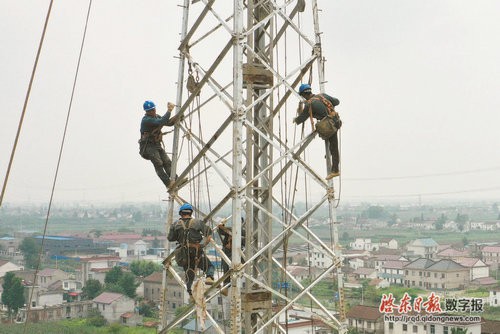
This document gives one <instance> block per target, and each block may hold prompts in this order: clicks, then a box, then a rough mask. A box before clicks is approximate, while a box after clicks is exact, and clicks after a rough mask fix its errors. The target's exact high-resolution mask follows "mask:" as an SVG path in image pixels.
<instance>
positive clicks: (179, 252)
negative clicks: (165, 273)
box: [174, 247, 189, 267]
mask: <svg viewBox="0 0 500 334" xmlns="http://www.w3.org/2000/svg"><path fill="white" fill-rule="evenodd" d="M174 252H175V263H177V265H178V266H180V267H185V266H186V265H187V262H188V256H189V255H188V249H187V248H186V247H178V248H176V249H175V251H174Z"/></svg>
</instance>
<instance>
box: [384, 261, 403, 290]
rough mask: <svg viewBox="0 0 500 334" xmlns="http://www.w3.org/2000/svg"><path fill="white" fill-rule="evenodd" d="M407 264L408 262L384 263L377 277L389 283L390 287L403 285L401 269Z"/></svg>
mask: <svg viewBox="0 0 500 334" xmlns="http://www.w3.org/2000/svg"><path fill="white" fill-rule="evenodd" d="M406 264H408V261H400V260H395V261H386V262H385V263H384V264H383V265H382V268H381V269H380V272H379V273H378V277H379V278H381V279H383V280H385V281H387V282H389V283H390V284H391V285H393V284H401V285H402V284H403V283H404V274H405V271H404V269H403V267H404V266H405V265H406Z"/></svg>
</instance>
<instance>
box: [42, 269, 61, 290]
mask: <svg viewBox="0 0 500 334" xmlns="http://www.w3.org/2000/svg"><path fill="white" fill-rule="evenodd" d="M68 278H69V274H68V273H67V272H65V271H62V270H61V269H55V268H45V269H43V270H42V271H40V272H39V273H38V275H37V283H38V285H40V287H41V288H44V289H47V288H48V287H49V286H50V285H52V284H54V283H55V282H57V281H62V280H65V279H68ZM61 284H62V283H61Z"/></svg>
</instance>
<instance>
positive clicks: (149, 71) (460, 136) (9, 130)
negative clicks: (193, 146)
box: [0, 0, 500, 203]
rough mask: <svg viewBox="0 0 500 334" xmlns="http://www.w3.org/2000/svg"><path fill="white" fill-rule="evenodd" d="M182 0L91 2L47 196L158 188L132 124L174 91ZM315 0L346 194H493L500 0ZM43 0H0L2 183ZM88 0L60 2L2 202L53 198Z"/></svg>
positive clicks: (357, 197) (498, 166) (133, 193)
mask: <svg viewBox="0 0 500 334" xmlns="http://www.w3.org/2000/svg"><path fill="white" fill-rule="evenodd" d="M180 2H181V1H173V0H168V1H165V0H141V1H138V0H136V1H132V0H128V1H124V0H106V1H103V0H101V1H99V0H95V1H93V7H92V13H91V19H90V22H89V27H88V32H87V39H86V44H85V49H84V52H83V56H82V64H81V68H80V73H79V80H78V83H77V87H76V92H75V97H74V101H73V108H72V112H71V117H70V123H69V128H68V135H67V138H66V143H65V148H64V154H63V159H62V163H61V169H60V175H59V180H58V184H57V188H56V195H55V200H56V201H57V202H64V201H82V202H87V201H93V202H120V201H127V202H128V201H158V200H161V199H163V198H166V193H165V191H164V187H163V185H162V183H161V182H160V180H159V179H158V178H157V176H156V174H155V173H154V170H153V168H152V166H151V165H150V163H149V162H147V161H145V160H142V159H141V158H140V157H139V155H138V153H137V151H138V145H137V139H138V135H139V123H140V119H141V117H142V115H143V113H142V102H143V101H144V100H145V99H153V100H155V101H156V102H157V103H158V105H159V107H160V109H162V110H164V109H165V108H166V103H167V101H169V100H174V96H175V92H176V79H177V66H178V62H177V59H176V58H175V56H176V55H177V54H178V53H177V46H178V43H179V32H180V15H181V8H180V7H179V6H178V4H179V3H180ZM318 2H319V5H320V8H321V9H322V12H321V14H320V28H321V30H322V31H323V35H322V38H323V40H322V41H323V49H324V54H325V57H326V59H327V63H326V76H327V80H328V83H327V84H326V90H327V93H329V94H331V95H334V96H336V97H338V98H339V99H340V101H341V105H340V108H339V110H338V111H339V112H340V114H341V117H342V119H343V122H344V126H343V128H342V134H341V171H342V179H341V180H342V188H341V198H342V201H345V202H348V201H361V200H365V199H366V200H382V199H389V200H404V201H414V202H417V201H418V198H419V196H418V195H421V196H420V198H421V200H422V201H423V202H424V203H425V202H426V201H431V200H441V199H445V200H446V199H450V200H452V199H492V200H498V201H500V140H499V139H498V126H499V124H500V94H499V93H498V89H499V88H500V66H499V59H500V34H499V33H498V32H499V31H500V20H498V13H500V2H499V1H497V0H483V1H480V2H473V1H466V0H447V1H444V0H419V1H398V0H392V1H390V0H378V1H368V0H365V1H356V0H354V1H353V0H342V1H334V0H328V1H327V0H320V1H318ZM49 3H50V1H49V0H44V1H42V0H28V1H16V0H0V45H1V48H0V104H1V106H0V124H1V127H2V130H1V132H0V179H1V180H2V182H3V179H4V176H5V172H6V169H7V164H8V159H9V157H10V152H11V149H12V145H13V143H14V138H15V133H16V130H17V125H18V122H19V118H20V115H21V111H22V106H23V103H24V98H25V95H26V91H27V87H28V83H29V78H30V75H31V71H32V66H33V63H34V59H35V55H36V50H37V47H38V43H39V40H40V36H41V32H42V28H43V23H44V20H45V15H46V12H47V8H48V5H49ZM228 3H231V4H232V2H229V1H228ZM87 8H88V1H80V0H78V1H77V0H75V1H55V4H54V7H53V10H52V15H51V21H50V23H49V27H48V31H47V35H46V39H45V44H44V48H43V50H42V54H41V58H40V62H39V66H38V72H37V74H36V77H35V81H34V84H33V89H32V93H31V97H30V102H29V105H28V109H27V113H26V117H25V120H24V125H23V130H22V133H21V137H20V141H19V145H18V149H17V152H16V156H15V160H14V164H13V169H12V172H11V175H10V179H9V183H8V186H7V192H6V195H5V198H4V202H5V203H17V202H27V201H36V202H47V201H48V199H49V197H50V190H51V185H52V179H53V176H54V172H55V166H56V163H57V156H58V152H59V145H60V142H61V137H62V133H63V129H64V122H65V118H66V113H67V110H68V104H69V99H70V93H71V88H72V84H73V78H74V74H75V68H76V63H77V59H78V52H79V47H80V43H81V36H82V33H83V28H84V24H85V17H86V14H87ZM288 52H292V51H288ZM290 126H291V127H293V125H290ZM166 140H167V141H168V140H171V136H167V138H166ZM316 141H317V142H319V139H316ZM322 157H323V155H322V154H319V153H318V154H316V155H311V161H310V163H311V164H315V163H317V161H318V159H319V160H321V161H323V160H322ZM321 173H322V174H323V171H322V170H321ZM229 177H230V176H229Z"/></svg>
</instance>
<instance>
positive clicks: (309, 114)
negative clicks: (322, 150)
mask: <svg viewBox="0 0 500 334" xmlns="http://www.w3.org/2000/svg"><path fill="white" fill-rule="evenodd" d="M299 95H300V96H302V97H303V98H304V99H305V100H306V101H305V105H304V106H303V108H302V104H301V103H302V102H301V103H300V104H299V109H297V112H298V113H299V115H298V116H297V117H296V118H295V119H294V122H295V123H297V124H301V123H303V122H305V121H306V120H307V119H308V118H310V119H311V122H312V119H313V118H315V119H317V120H318V121H319V122H317V123H316V130H317V132H318V134H319V135H320V137H321V138H322V139H324V140H325V141H326V142H327V143H328V145H329V149H330V154H331V155H332V168H331V170H330V173H329V174H328V175H327V176H326V179H327V180H330V179H332V178H334V177H336V176H339V175H340V170H339V162H340V156H339V145H338V138H337V130H338V129H340V127H341V126H342V121H341V120H340V117H339V114H338V113H337V112H336V111H335V106H337V105H339V104H340V101H339V100H338V99H337V98H335V97H332V96H330V95H327V94H324V93H322V94H313V93H312V90H311V85H309V84H301V85H300V87H299ZM325 128H326V130H323V129H325Z"/></svg>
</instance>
